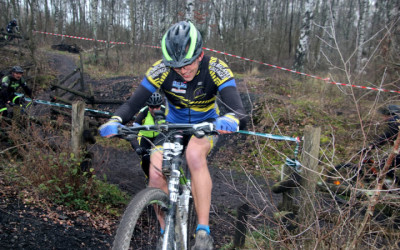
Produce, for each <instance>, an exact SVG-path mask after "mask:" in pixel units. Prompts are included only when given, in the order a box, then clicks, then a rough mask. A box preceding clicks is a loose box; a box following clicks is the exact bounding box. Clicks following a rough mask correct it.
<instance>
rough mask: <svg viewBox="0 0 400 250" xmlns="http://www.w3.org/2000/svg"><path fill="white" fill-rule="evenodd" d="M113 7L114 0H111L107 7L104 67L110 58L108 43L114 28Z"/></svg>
mask: <svg viewBox="0 0 400 250" xmlns="http://www.w3.org/2000/svg"><path fill="white" fill-rule="evenodd" d="M114 7H115V0H111V2H110V3H109V6H108V10H109V12H108V25H107V27H108V29H107V46H106V61H105V65H109V63H110V58H109V50H110V41H111V35H112V32H113V28H114V27H113V26H114Z"/></svg>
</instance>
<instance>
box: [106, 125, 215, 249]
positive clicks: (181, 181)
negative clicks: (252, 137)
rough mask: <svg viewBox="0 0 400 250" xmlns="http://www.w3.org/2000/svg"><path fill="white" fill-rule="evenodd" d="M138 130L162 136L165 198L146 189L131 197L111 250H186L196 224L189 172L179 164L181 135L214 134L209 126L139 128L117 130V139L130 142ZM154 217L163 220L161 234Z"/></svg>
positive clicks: (181, 154)
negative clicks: (166, 188) (166, 186)
mask: <svg viewBox="0 0 400 250" xmlns="http://www.w3.org/2000/svg"><path fill="white" fill-rule="evenodd" d="M140 130H153V131H157V132H159V133H160V134H162V135H164V136H165V141H164V143H163V161H162V162H163V163H162V173H163V174H164V175H165V177H166V179H167V185H168V194H166V193H165V192H163V191H162V190H161V189H158V188H151V187H147V188H145V189H144V190H142V191H140V192H139V193H138V194H136V195H135V196H134V198H133V199H132V200H131V202H130V203H129V205H128V207H127V208H126V210H125V212H124V214H123V216H122V219H121V222H120V224H119V226H118V229H117V232H116V235H115V239H114V242H113V247H112V248H113V249H164V250H166V249H189V246H190V245H191V243H192V241H193V239H194V237H193V236H194V234H195V229H196V226H197V223H196V214H195V209H194V204H193V199H192V195H191V181H190V172H189V171H188V169H187V165H186V164H183V162H184V161H183V155H184V145H183V136H184V135H188V136H191V135H194V136H196V137H198V138H201V137H203V136H205V135H213V134H218V132H216V130H215V128H214V124H213V123H209V122H203V123H199V124H169V123H164V124H160V125H143V126H135V127H121V128H120V129H119V134H118V135H117V136H118V137H121V138H123V139H126V140H133V139H135V137H137V134H138V133H139V131H140ZM157 216H161V217H163V219H164V222H165V227H164V233H163V234H161V225H160V223H159V221H160V220H159V219H158V218H157Z"/></svg>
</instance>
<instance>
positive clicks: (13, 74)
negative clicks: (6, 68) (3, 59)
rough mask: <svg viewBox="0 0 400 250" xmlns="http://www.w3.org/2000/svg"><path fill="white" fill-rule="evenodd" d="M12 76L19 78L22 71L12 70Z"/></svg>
mask: <svg viewBox="0 0 400 250" xmlns="http://www.w3.org/2000/svg"><path fill="white" fill-rule="evenodd" d="M12 77H14V78H15V79H17V80H19V79H21V77H22V73H19V72H12Z"/></svg>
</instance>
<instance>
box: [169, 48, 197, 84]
mask: <svg viewBox="0 0 400 250" xmlns="http://www.w3.org/2000/svg"><path fill="white" fill-rule="evenodd" d="M203 55H204V54H203V53H201V54H200V56H199V57H197V58H196V60H194V61H193V62H192V63H191V64H188V65H185V66H183V67H180V68H173V70H175V72H176V73H178V74H179V75H180V76H182V78H183V80H185V81H186V82H190V81H191V80H193V78H194V77H195V76H196V74H197V71H198V70H199V65H200V62H201V60H202V59H203Z"/></svg>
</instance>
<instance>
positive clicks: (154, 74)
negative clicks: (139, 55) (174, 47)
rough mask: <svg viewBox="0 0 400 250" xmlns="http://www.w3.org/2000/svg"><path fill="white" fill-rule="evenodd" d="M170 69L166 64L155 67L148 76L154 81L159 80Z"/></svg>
mask: <svg viewBox="0 0 400 250" xmlns="http://www.w3.org/2000/svg"><path fill="white" fill-rule="evenodd" d="M167 70H168V68H167V67H165V65H164V63H160V64H157V65H155V66H154V67H153V68H152V69H151V70H150V71H149V73H148V76H149V77H150V78H152V79H155V78H157V77H158V76H160V75H161V74H163V73H165V72H167Z"/></svg>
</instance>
